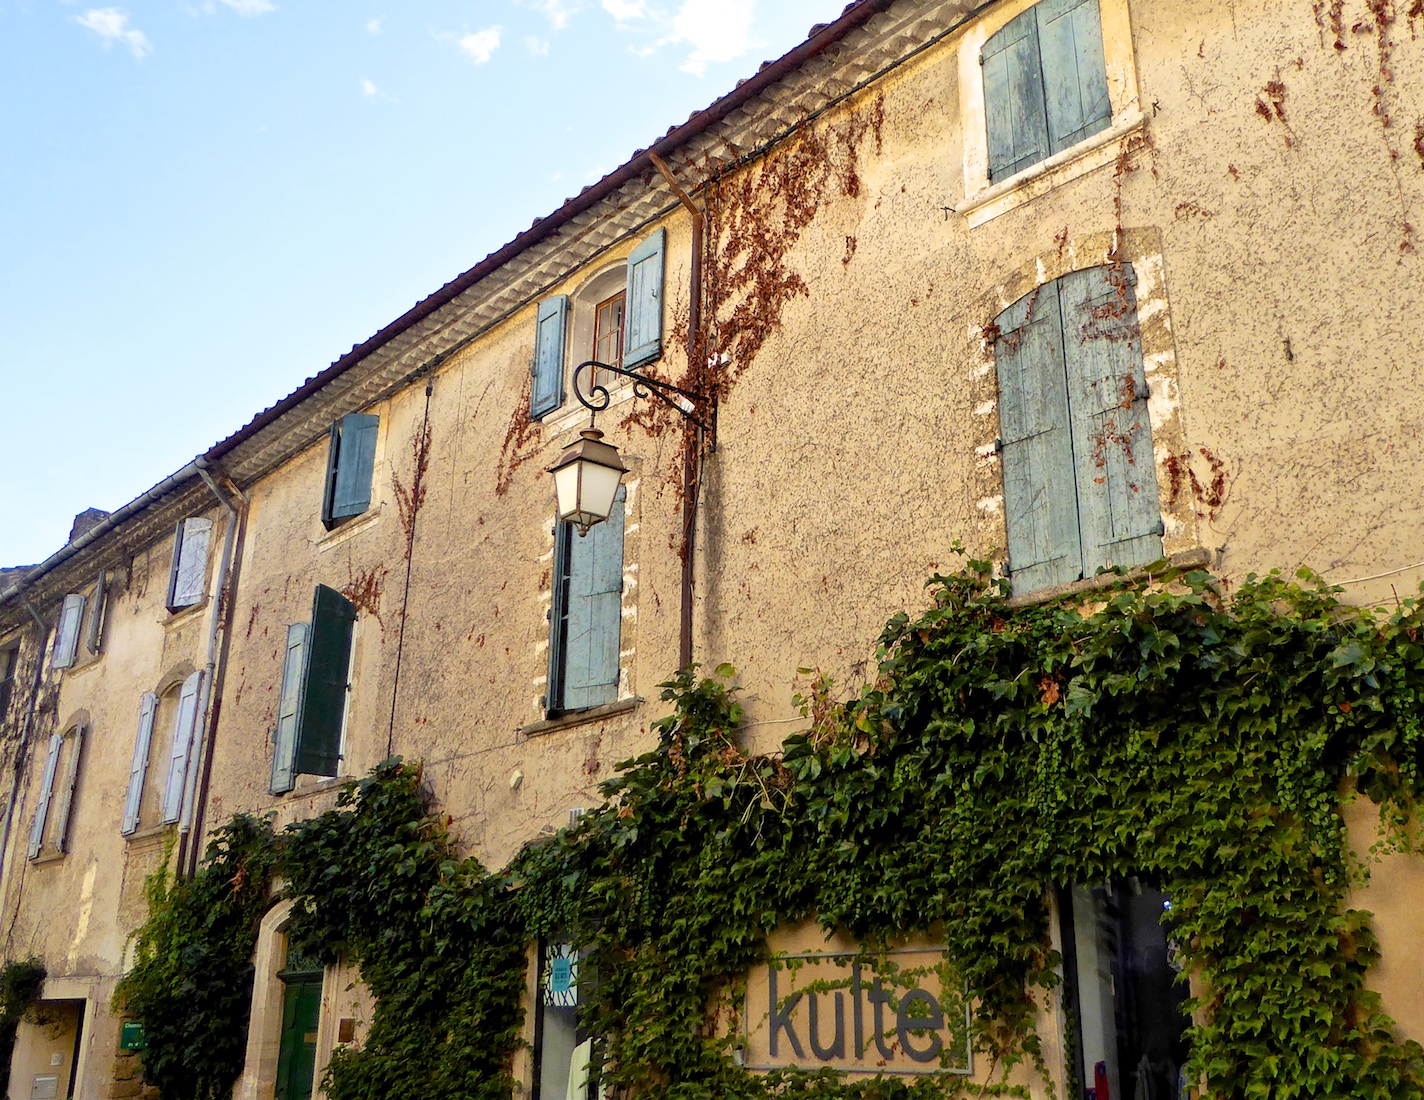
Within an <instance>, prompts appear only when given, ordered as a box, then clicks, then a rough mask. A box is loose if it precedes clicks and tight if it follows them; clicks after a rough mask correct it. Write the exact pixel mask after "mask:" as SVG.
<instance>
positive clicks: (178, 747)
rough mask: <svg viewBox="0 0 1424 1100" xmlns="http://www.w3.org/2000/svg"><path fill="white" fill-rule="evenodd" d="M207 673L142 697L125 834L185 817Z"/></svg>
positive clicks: (190, 676) (173, 679)
mask: <svg viewBox="0 0 1424 1100" xmlns="http://www.w3.org/2000/svg"><path fill="white" fill-rule="evenodd" d="M202 677H203V674H202V673H201V672H193V673H190V674H189V675H188V677H187V678H186V679H184V680H181V681H179V680H177V679H176V677H175V678H171V680H172V682H171V683H169V685H168V686H167V687H166V688H164V689H163V691H162V693H161V694H158V693H155V692H149V693H147V694H146V695H144V697H143V698H142V699H141V700H140V701H139V713H138V733H137V735H136V737H135V739H134V752H133V763H132V764H131V766H130V769H129V788H128V796H127V798H126V799H125V800H124V820H123V825H122V827H121V830H120V831H121V832H122V833H123V834H124V835H125V836H129V835H130V834H132V833H134V832H136V831H137V830H138V828H139V826H140V825H143V826H147V827H153V826H157V825H167V824H171V823H172V822H175V821H177V820H178V818H179V817H180V816H181V815H182V812H183V799H184V797H185V794H186V786H187V780H188V768H189V757H190V756H191V755H192V751H193V741H194V735H195V733H196V731H197V727H198V697H199V688H200V687H201V685H202Z"/></svg>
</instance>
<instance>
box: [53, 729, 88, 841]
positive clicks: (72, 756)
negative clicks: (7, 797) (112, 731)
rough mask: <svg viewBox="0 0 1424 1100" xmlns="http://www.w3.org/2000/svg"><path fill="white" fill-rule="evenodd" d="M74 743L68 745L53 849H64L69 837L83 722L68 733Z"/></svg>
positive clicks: (80, 754)
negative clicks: (66, 769) (66, 770)
mask: <svg viewBox="0 0 1424 1100" xmlns="http://www.w3.org/2000/svg"><path fill="white" fill-rule="evenodd" d="M70 736H71V737H73V739H74V743H73V744H71V745H70V746H69V770H68V773H67V774H66V775H65V777H64V791H63V793H62V794H61V796H60V797H61V802H60V804H59V823H58V826H57V827H56V829H55V831H54V850H55V851H56V852H63V851H65V847H64V846H65V843H66V841H67V839H68V837H69V813H70V811H71V810H73V809H74V785H75V783H76V782H77V781H78V779H79V759H80V757H82V756H83V755H84V723H83V722H80V723H79V724H78V725H77V726H75V727H74V732H73V734H71V735H70Z"/></svg>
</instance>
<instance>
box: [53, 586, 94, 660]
mask: <svg viewBox="0 0 1424 1100" xmlns="http://www.w3.org/2000/svg"><path fill="white" fill-rule="evenodd" d="M88 602H89V601H88V600H87V599H85V597H84V595H83V594H82V593H79V592H72V593H70V594H69V595H68V596H65V597H64V604H63V605H62V606H61V607H60V609H59V629H58V632H57V633H56V634H55V638H54V654H53V656H52V657H51V659H50V664H51V666H52V667H54V668H72V667H73V665H74V660H75V658H76V657H77V656H78V655H79V628H80V626H81V624H82V623H83V622H84V607H85V605H86V604H87V603H88Z"/></svg>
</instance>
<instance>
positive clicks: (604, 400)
mask: <svg viewBox="0 0 1424 1100" xmlns="http://www.w3.org/2000/svg"><path fill="white" fill-rule="evenodd" d="M588 370H606V371H609V372H611V373H613V374H617V375H621V376H623V377H624V378H630V379H632V380H633V396H634V397H656V398H657V399H658V400H659V401H661V402H662V403H663V404H664V405H666V406H668V407H669V408H671V409H676V410H677V411H678V412H679V413H681V414H682V416H683V418H684V419H686V420H689V421H691V422H692V423H693V424H696V425H697V426H698V427H699V428H701V429H702V430H703V431H704V432H708V433H709V434H710V433H711V432H712V426H711V425H710V424H709V423H707V421H706V420H704V419H702V417H700V416H698V415H697V414H696V413H694V412H693V409H695V408H698V407H699V406H702V405H704V404H706V402H707V399H706V398H705V397H704V396H703V395H702V394H700V393H693V392H692V391H691V390H685V389H683V388H682V387H681V386H674V385H673V384H672V383H671V382H664V381H661V380H660V379H657V378H650V377H648V376H647V375H646V374H639V373H637V372H636V371H631V370H624V369H623V368H622V367H615V366H613V365H612V364H611V363H600V362H599V361H598V360H597V359H587V360H585V361H584V362H582V363H580V364H579V365H578V366H576V367H575V368H574V396H575V397H577V398H578V399H579V404H581V405H582V406H583V407H584V408H586V409H588V410H590V411H592V412H595V413H600V412H603V411H604V410H605V409H606V408H608V405H609V403H610V402H611V401H612V397H611V395H610V394H609V392H608V387H607V386H604V385H601V384H600V383H599V381H598V376H597V375H592V376H590V378H589V379H588V386H587V391H586V392H585V386H584V380H583V374H584V372H585V371H588ZM679 399H681V400H679ZM689 405H691V406H692V408H688V406H689Z"/></svg>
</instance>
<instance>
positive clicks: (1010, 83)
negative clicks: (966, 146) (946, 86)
mask: <svg viewBox="0 0 1424 1100" xmlns="http://www.w3.org/2000/svg"><path fill="white" fill-rule="evenodd" d="M979 63H980V64H981V65H982V66H983V67H984V121H985V123H986V125H987V127H988V131H989V178H990V179H991V180H998V179H1004V178H1005V177H1007V176H1011V175H1013V174H1014V173H1015V172H1018V171H1021V170H1022V169H1024V168H1027V167H1028V166H1029V165H1031V164H1037V163H1038V162H1039V161H1041V160H1043V159H1044V158H1045V157H1047V156H1048V155H1049V147H1048V119H1047V117H1046V115H1045V111H1044V103H1043V73H1042V69H1041V67H1040V62H1039V42H1038V15H1037V13H1036V10H1035V9H1033V8H1030V9H1029V10H1028V11H1026V12H1024V13H1023V14H1022V15H1019V16H1016V17H1015V18H1013V19H1011V20H1010V21H1009V22H1008V23H1006V24H1005V25H1004V26H1003V27H1001V28H1000V29H999V30H998V31H997V32H996V33H995V34H994V35H993V36H992V37H991V38H990V39H989V40H988V41H987V42H985V43H984V48H983V50H982V51H981V52H980V54H979Z"/></svg>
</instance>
